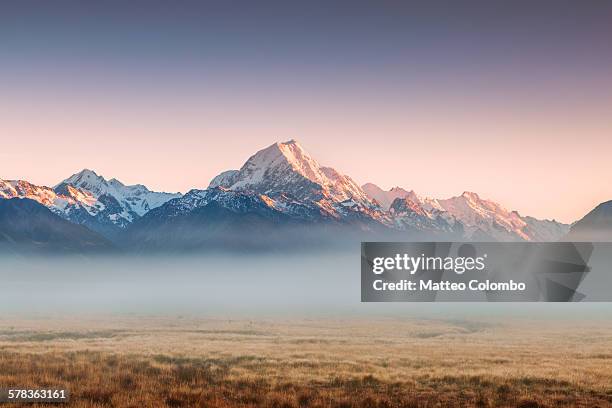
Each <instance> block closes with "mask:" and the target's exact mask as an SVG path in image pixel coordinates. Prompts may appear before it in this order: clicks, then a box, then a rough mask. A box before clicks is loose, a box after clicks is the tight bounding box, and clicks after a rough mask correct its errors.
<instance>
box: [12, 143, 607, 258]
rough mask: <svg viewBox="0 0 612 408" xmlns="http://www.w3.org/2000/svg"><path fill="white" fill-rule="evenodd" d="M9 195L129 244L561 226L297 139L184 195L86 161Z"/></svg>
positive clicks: (232, 243) (445, 236) (231, 243)
mask: <svg viewBox="0 0 612 408" xmlns="http://www.w3.org/2000/svg"><path fill="white" fill-rule="evenodd" d="M15 197H17V198H26V199H31V200H34V201H36V202H38V203H39V204H41V205H43V206H44V207H46V208H48V209H49V211H50V212H51V213H53V214H55V215H56V216H59V217H61V218H62V219H64V220H67V221H70V222H72V223H73V224H78V225H80V226H86V227H87V228H89V229H90V230H92V231H95V232H97V233H99V234H101V235H103V236H104V237H106V238H108V239H110V240H112V242H114V243H115V244H117V245H120V246H125V247H127V248H132V249H137V250H162V249H169V250H203V249H206V248H217V249H219V248H225V249H240V250H243V249H246V250H248V249H261V248H267V249H274V248H277V249H278V248H289V247H291V248H298V247H308V246H317V247H320V248H332V247H336V246H337V245H345V246H350V247H353V246H354V245H356V244H357V243H358V242H359V241H363V240H386V241H394V240H396V241H398V240H429V241H432V240H481V241H489V240H497V241H516V240H531V241H556V240H558V239H559V238H561V237H563V236H564V235H566V234H567V231H568V228H569V227H568V226H567V225H564V224H561V223H558V222H556V221H554V220H539V219H536V218H533V217H528V216H526V217H524V216H521V215H520V214H519V213H518V212H516V211H509V210H507V209H506V208H504V207H503V206H502V205H500V204H498V203H496V202H494V201H491V200H486V199H483V198H481V197H480V196H479V195H478V194H476V193H472V192H464V193H463V194H461V195H460V196H456V197H451V198H448V199H435V198H428V197H422V196H420V195H418V194H417V193H415V192H414V191H408V190H405V189H403V188H401V187H394V188H392V189H391V190H389V191H385V190H383V189H381V188H379V187H378V186H376V185H375V184H372V183H368V184H366V185H364V186H363V187H359V185H357V183H355V181H353V180H352V179H351V178H350V177H349V176H346V175H344V174H342V173H340V172H338V171H337V170H335V169H333V168H331V167H325V166H322V165H320V164H319V163H318V162H317V161H316V160H315V159H314V158H313V157H312V156H311V155H310V154H308V152H306V151H305V150H304V149H303V148H302V146H300V144H299V143H298V142H296V141H295V140H290V141H288V142H283V143H274V144H272V145H270V146H268V147H266V148H265V149H262V150H260V151H258V152H256V153H255V154H254V155H252V156H251V157H249V158H248V159H247V160H246V162H245V163H244V164H243V166H242V167H241V168H240V169H238V170H229V171H224V172H222V173H220V174H219V175H218V176H216V177H214V178H213V179H212V181H211V182H210V185H209V187H208V188H207V189H206V190H199V189H193V190H191V191H189V192H188V193H187V194H185V195H184V196H181V195H180V194H170V193H160V192H154V191H151V190H149V189H148V188H146V187H145V186H143V185H133V186H127V185H124V184H123V183H121V182H120V181H118V180H117V179H110V180H107V179H105V178H104V177H102V176H101V175H98V174H96V173H95V172H94V171H91V170H87V169H85V170H83V171H81V172H79V173H76V174H74V175H72V176H70V177H68V178H67V179H65V180H64V181H62V182H61V183H59V184H57V185H56V186H55V187H54V188H49V187H44V186H36V185H34V184H32V183H29V182H27V181H23V180H13V181H5V180H0V198H4V199H9V198H15ZM594 211H595V210H594ZM585 218H587V217H585ZM24 222H25V223H26V224H24V225H23V228H24V229H27V228H34V227H36V226H35V225H33V224H32V225H29V224H27V222H30V223H37V222H40V219H39V218H32V219H31V220H29V221H28V220H25V221H24ZM585 223H586V222H585ZM593 223H594V224H597V223H601V218H597V221H593ZM45 225H47V224H45ZM577 225H578V224H577ZM39 232H40V231H39Z"/></svg>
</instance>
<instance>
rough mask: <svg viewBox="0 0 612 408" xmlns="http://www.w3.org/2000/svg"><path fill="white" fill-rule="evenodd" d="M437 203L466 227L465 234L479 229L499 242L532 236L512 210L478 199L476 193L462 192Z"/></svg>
mask: <svg viewBox="0 0 612 408" xmlns="http://www.w3.org/2000/svg"><path fill="white" fill-rule="evenodd" d="M437 202H438V204H439V205H440V206H441V207H442V208H443V209H444V210H446V211H448V212H449V213H450V214H452V215H453V216H454V217H455V218H456V219H458V220H459V221H461V222H462V223H463V225H465V226H466V227H467V232H468V237H469V236H470V235H471V234H473V233H475V232H476V231H477V230H480V231H483V232H485V233H486V234H488V235H490V236H492V237H493V238H495V239H497V240H501V241H506V240H515V239H517V238H518V239H521V240H528V241H529V240H532V239H533V237H532V236H531V235H530V234H529V231H528V229H527V223H526V222H525V221H524V220H523V219H522V217H521V216H520V215H519V214H518V213H517V212H516V211H508V210H507V209H505V208H504V207H502V206H501V205H500V204H498V203H496V202H493V201H490V200H485V199H482V198H480V197H479V196H478V194H476V193H472V192H467V191H466V192H464V193H463V194H461V195H460V196H457V197H451V198H449V199H445V200H437Z"/></svg>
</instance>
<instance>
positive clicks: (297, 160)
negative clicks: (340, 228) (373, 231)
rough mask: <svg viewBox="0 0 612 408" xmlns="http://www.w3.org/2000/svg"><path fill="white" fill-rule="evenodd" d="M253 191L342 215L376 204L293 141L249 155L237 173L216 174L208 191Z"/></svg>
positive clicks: (350, 182) (371, 207)
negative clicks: (347, 210) (312, 205)
mask: <svg viewBox="0 0 612 408" xmlns="http://www.w3.org/2000/svg"><path fill="white" fill-rule="evenodd" d="M215 187H223V188H226V189H229V190H233V191H252V192H256V193H259V194H265V195H268V196H270V197H272V198H274V197H275V196H277V195H278V194H286V195H289V196H291V197H293V198H295V199H298V200H300V201H302V202H308V203H314V204H316V205H317V206H319V207H320V208H321V210H322V211H324V212H328V213H331V214H338V213H342V212H343V211H344V210H345V209H346V207H353V208H356V209H357V208H359V209H363V210H372V209H374V207H375V205H374V203H373V202H372V201H371V200H370V198H369V197H368V196H367V194H366V193H365V192H364V191H363V190H362V189H361V187H359V186H358V185H357V183H355V182H354V181H353V180H352V179H351V178H350V177H348V176H345V175H343V174H341V173H340V172H338V171H336V170H335V169H333V168H331V167H323V166H321V165H320V164H319V163H318V162H317V161H316V160H315V159H313V158H312V157H311V156H310V155H309V154H308V153H307V152H306V151H305V150H304V149H303V148H302V146H300V144H299V143H298V142H297V141H295V140H290V141H288V142H284V143H274V144H273V145H271V146H268V147H267V148H265V149H263V150H260V151H258V152H257V153H255V154H254V155H253V156H251V157H250V158H249V159H248V160H247V161H246V162H245V163H244V165H243V166H242V167H241V168H240V170H230V171H226V172H223V173H221V174H219V175H218V176H217V177H215V178H213V180H212V181H211V182H210V185H209V188H215Z"/></svg>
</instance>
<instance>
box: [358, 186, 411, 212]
mask: <svg viewBox="0 0 612 408" xmlns="http://www.w3.org/2000/svg"><path fill="white" fill-rule="evenodd" d="M361 188H362V189H363V191H364V192H365V193H366V194H367V195H368V197H370V198H372V199H374V200H376V201H377V202H378V204H380V206H381V207H382V208H384V209H385V210H388V209H389V208H391V204H393V201H395V199H396V198H406V197H408V195H410V192H409V191H406V190H404V189H403V188H401V187H393V188H392V189H391V190H389V191H385V190H383V189H382V188H380V187H378V186H377V185H376V184H373V183H366V184H364V185H363V186H361Z"/></svg>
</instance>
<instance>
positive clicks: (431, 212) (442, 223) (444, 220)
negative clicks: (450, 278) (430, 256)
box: [363, 183, 569, 241]
mask: <svg viewBox="0 0 612 408" xmlns="http://www.w3.org/2000/svg"><path fill="white" fill-rule="evenodd" d="M363 189H364V190H365V191H367V192H368V193H369V194H370V197H371V198H372V199H375V200H376V201H378V202H380V203H381V205H383V206H385V207H386V205H387V204H388V203H389V202H391V204H390V212H391V214H392V215H393V217H394V220H395V224H396V225H399V226H405V225H413V226H416V227H417V228H419V229H423V228H426V229H437V230H448V229H449V226H452V227H453V228H455V226H456V224H457V223H459V224H461V225H462V228H463V230H464V236H465V238H468V239H478V240H490V239H493V240H499V241H514V240H527V241H556V240H558V239H559V238H561V237H562V236H564V235H565V234H566V233H567V231H568V228H569V227H568V226H567V225H565V224H561V223H558V222H556V221H550V220H538V219H536V218H533V217H523V216H521V215H520V214H519V213H518V212H516V211H510V210H507V209H506V208H504V207H503V206H502V205H500V204H498V203H496V202H494V201H491V200H486V199H483V198H481V197H480V196H479V195H478V194H476V193H474V192H470V191H464V192H463V193H462V194H461V195H459V196H456V197H451V198H447V199H435V198H424V197H421V196H419V195H417V194H416V193H415V192H414V191H407V190H405V189H403V188H401V187H394V188H392V189H391V190H389V191H385V190H383V189H381V188H380V187H378V186H377V185H375V184H372V183H368V184H365V185H364V186H363Z"/></svg>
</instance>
